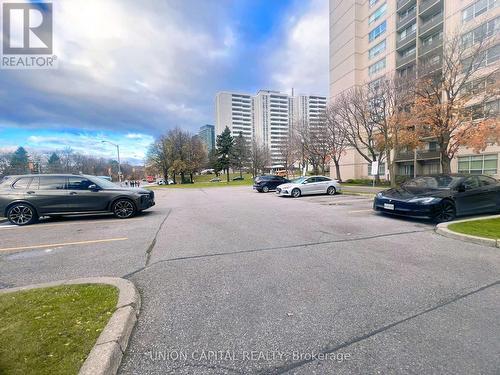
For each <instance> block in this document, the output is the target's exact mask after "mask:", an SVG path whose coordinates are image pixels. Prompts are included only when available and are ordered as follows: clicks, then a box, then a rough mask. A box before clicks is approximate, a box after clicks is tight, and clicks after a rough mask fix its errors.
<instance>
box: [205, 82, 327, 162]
mask: <svg viewBox="0 0 500 375" xmlns="http://www.w3.org/2000/svg"><path fill="white" fill-rule="evenodd" d="M242 101H243V104H242V103H241V102H242ZM242 106H244V107H243V108H244V109H245V113H244V116H243V115H242ZM325 108H326V97H325V96H318V95H298V96H290V95H288V94H285V93H282V92H279V91H272V90H260V91H259V92H258V93H257V94H256V95H255V96H251V95H249V94H241V93H231V92H220V93H218V94H217V96H216V110H215V112H216V133H217V134H220V133H221V132H222V131H223V130H224V129H225V127H226V126H229V129H230V130H231V132H232V133H233V135H235V136H236V135H238V132H239V131H241V129H251V130H252V131H251V133H250V131H246V132H245V131H243V135H245V136H247V139H249V140H255V141H257V142H258V143H260V144H262V145H264V146H266V147H267V148H268V149H269V152H270V155H271V164H272V165H279V164H284V160H283V152H282V147H283V146H284V144H285V143H286V141H287V138H288V136H289V134H290V129H291V128H292V126H293V125H294V123H295V122H296V121H301V122H303V123H304V124H312V125H313V124H318V123H319V119H320V115H321V112H323V111H324V110H325ZM242 118H243V119H245V122H244V123H243V124H242ZM247 119H250V120H249V121H248V120H247ZM243 126H244V127H243Z"/></svg>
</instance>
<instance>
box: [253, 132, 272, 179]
mask: <svg viewBox="0 0 500 375" xmlns="http://www.w3.org/2000/svg"><path fill="white" fill-rule="evenodd" d="M270 160H271V157H270V154H269V149H268V148H267V147H266V146H264V145H261V144H259V143H258V142H257V141H255V140H254V141H252V152H251V156H250V166H251V170H252V176H254V177H255V176H257V175H258V174H259V173H262V172H263V171H264V169H265V167H266V166H267V165H268V164H269V162H270Z"/></svg>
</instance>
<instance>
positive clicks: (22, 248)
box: [0, 237, 128, 251]
mask: <svg viewBox="0 0 500 375" xmlns="http://www.w3.org/2000/svg"><path fill="white" fill-rule="evenodd" d="M125 240H128V237H118V238H107V239H103V240H90V241H78V242H61V243H52V244H46V245H31V246H19V247H5V248H3V249H0V251H14V250H28V249H29V250H31V249H43V248H45V247H60V246H70V245H88V244H93V243H101V242H113V241H125Z"/></svg>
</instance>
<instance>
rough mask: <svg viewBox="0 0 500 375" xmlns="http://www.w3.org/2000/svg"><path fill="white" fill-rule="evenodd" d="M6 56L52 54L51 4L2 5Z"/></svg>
mask: <svg viewBox="0 0 500 375" xmlns="http://www.w3.org/2000/svg"><path fill="white" fill-rule="evenodd" d="M2 18H3V22H2V24H3V54H4V55H28V54H29V55H51V54H52V3H4V4H3V17H2Z"/></svg>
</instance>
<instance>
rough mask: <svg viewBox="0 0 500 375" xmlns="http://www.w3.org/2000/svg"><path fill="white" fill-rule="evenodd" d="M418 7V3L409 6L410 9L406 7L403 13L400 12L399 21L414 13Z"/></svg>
mask: <svg viewBox="0 0 500 375" xmlns="http://www.w3.org/2000/svg"><path fill="white" fill-rule="evenodd" d="M416 9H417V4H414V5H412V6H411V7H409V8H408V9H406V10H404V11H402V12H401V13H399V21H401V20H404V19H405V18H406V17H408V16H409V15H410V14H412V13H413V12H415V10H416Z"/></svg>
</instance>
